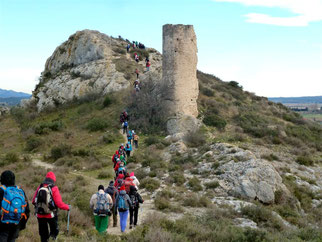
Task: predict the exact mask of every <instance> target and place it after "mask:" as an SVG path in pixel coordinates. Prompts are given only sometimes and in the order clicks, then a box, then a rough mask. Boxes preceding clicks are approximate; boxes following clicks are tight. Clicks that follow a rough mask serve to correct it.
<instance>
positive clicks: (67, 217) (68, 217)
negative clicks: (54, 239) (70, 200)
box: [67, 210, 70, 234]
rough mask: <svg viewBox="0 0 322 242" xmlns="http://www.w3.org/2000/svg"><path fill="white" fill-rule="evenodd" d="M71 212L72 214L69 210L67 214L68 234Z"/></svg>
mask: <svg viewBox="0 0 322 242" xmlns="http://www.w3.org/2000/svg"><path fill="white" fill-rule="evenodd" d="M69 214H70V210H68V215H67V234H69Z"/></svg>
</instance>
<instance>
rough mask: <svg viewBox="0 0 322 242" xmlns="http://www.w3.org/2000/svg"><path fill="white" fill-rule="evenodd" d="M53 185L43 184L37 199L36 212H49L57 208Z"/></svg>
mask: <svg viewBox="0 0 322 242" xmlns="http://www.w3.org/2000/svg"><path fill="white" fill-rule="evenodd" d="M53 187H54V186H53V185H47V184H41V185H40V187H39V190H38V192H37V196H36V199H35V203H36V213H38V214H49V213H52V212H53V211H55V210H56V206H55V203H54V199H53V194H52V188H53Z"/></svg>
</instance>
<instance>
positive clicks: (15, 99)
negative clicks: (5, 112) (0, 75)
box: [0, 89, 31, 106]
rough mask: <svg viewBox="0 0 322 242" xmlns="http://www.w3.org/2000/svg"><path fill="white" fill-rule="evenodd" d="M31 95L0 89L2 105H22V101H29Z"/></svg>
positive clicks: (0, 102)
mask: <svg viewBox="0 0 322 242" xmlns="http://www.w3.org/2000/svg"><path fill="white" fill-rule="evenodd" d="M30 97H31V95H30V94H28V93H23V92H15V91H12V90H4V89H0V104H6V105H9V106H14V105H17V104H19V103H20V101H21V99H28V98H30Z"/></svg>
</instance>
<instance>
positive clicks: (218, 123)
mask: <svg viewBox="0 0 322 242" xmlns="http://www.w3.org/2000/svg"><path fill="white" fill-rule="evenodd" d="M203 122H204V124H205V125H208V126H213V127H216V128H217V129H219V130H224V129H225V127H226V125H227V121H226V120H225V119H224V118H222V117H220V116H219V115H216V114H206V115H205V117H204V119H203Z"/></svg>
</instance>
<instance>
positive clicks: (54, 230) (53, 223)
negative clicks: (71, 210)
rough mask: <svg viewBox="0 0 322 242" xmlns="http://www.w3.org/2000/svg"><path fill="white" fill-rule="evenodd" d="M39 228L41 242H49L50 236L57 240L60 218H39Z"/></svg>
mask: <svg viewBox="0 0 322 242" xmlns="http://www.w3.org/2000/svg"><path fill="white" fill-rule="evenodd" d="M48 225H49V228H50V233H49V230H48ZM38 228H39V235H40V239H41V242H47V241H48V239H49V236H50V237H52V238H53V239H56V237H57V235H58V233H59V229H58V217H57V216H55V217H53V218H38Z"/></svg>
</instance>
